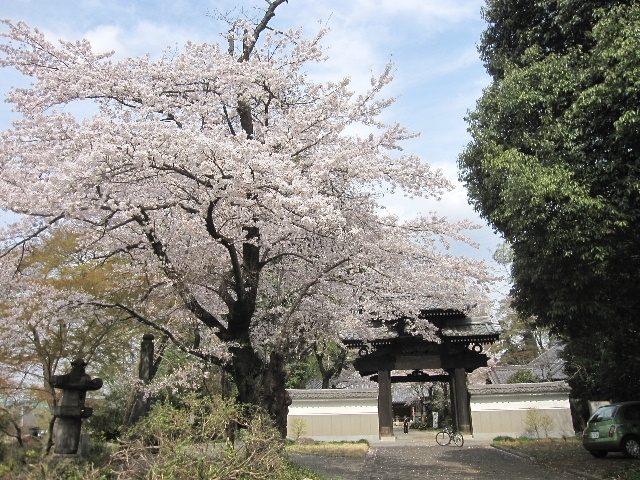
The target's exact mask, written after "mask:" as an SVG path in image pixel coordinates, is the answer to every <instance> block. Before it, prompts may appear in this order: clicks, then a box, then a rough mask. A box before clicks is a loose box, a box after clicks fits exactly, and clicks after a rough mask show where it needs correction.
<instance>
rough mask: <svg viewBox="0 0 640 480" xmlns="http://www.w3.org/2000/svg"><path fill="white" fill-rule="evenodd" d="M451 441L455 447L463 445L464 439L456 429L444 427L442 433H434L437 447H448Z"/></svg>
mask: <svg viewBox="0 0 640 480" xmlns="http://www.w3.org/2000/svg"><path fill="white" fill-rule="evenodd" d="M452 440H453V443H454V445H455V446H456V447H461V446H462V445H464V437H463V436H462V434H461V433H460V432H458V431H457V430H456V429H451V428H449V427H447V426H445V427H444V428H443V429H442V431H440V432H438V433H436V443H437V444H438V445H442V446H443V447H444V446H446V445H449V444H450V443H451V441H452Z"/></svg>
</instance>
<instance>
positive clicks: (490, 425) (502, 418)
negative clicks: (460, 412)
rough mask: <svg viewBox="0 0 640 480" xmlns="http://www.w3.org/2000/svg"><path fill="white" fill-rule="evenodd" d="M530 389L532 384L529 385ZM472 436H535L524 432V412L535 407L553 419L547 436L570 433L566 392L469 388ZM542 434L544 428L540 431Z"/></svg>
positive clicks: (571, 429) (567, 395) (482, 437)
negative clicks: (485, 391)
mask: <svg viewBox="0 0 640 480" xmlns="http://www.w3.org/2000/svg"><path fill="white" fill-rule="evenodd" d="M532 389H533V388H532ZM470 406H471V423H472V428H473V437H474V438H478V439H485V440H486V439H493V438H495V437H497V436H502V435H505V436H510V437H514V438H515V437H519V436H523V435H524V436H534V434H532V433H529V432H527V413H528V412H529V411H530V410H531V409H536V410H537V411H538V413H540V414H541V415H546V416H548V417H550V418H551V419H552V420H553V426H552V429H551V431H549V432H548V435H549V437H555V438H559V437H572V436H574V435H575V432H574V431H573V422H572V420H571V407H570V404H569V392H568V391H566V392H545V393H532V392H529V393H522V392H519V393H509V392H500V393H495V394H475V395H474V392H473V391H471V401H470ZM540 435H541V436H544V435H545V432H543V431H540Z"/></svg>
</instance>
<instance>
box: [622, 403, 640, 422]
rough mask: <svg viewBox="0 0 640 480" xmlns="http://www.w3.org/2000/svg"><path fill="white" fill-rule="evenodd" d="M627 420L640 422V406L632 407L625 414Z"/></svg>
mask: <svg viewBox="0 0 640 480" xmlns="http://www.w3.org/2000/svg"><path fill="white" fill-rule="evenodd" d="M624 419H625V420H632V421H636V420H640V405H630V406H628V407H627V409H626V410H625V412H624Z"/></svg>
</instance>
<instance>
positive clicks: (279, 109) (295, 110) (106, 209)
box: [0, 0, 488, 432]
mask: <svg viewBox="0 0 640 480" xmlns="http://www.w3.org/2000/svg"><path fill="white" fill-rule="evenodd" d="M284 1H285V0H272V1H270V2H267V3H268V4H269V5H268V8H267V10H266V12H265V14H264V17H263V18H262V19H260V20H259V21H258V22H256V23H255V24H252V23H250V22H248V21H245V20H242V19H239V20H237V21H235V22H234V23H233V24H232V25H231V28H230V30H229V32H227V34H225V40H224V42H223V46H221V45H218V44H201V45H197V44H193V43H188V44H187V45H185V46H184V48H183V49H182V50H181V51H179V52H175V51H171V52H166V53H165V54H164V55H163V56H162V58H160V59H159V60H152V59H151V57H150V56H144V57H140V58H127V59H124V60H121V61H114V60H112V59H111V54H109V53H107V54H97V53H94V52H93V51H92V49H91V46H90V44H89V42H88V41H86V40H81V41H78V42H65V41H60V42H59V43H58V44H57V45H55V44H53V43H50V42H49V41H48V40H47V39H46V38H45V37H44V35H43V34H42V33H41V32H39V31H38V30H37V29H32V28H30V27H29V26H27V25H25V24H24V23H12V22H10V21H5V22H4V25H5V32H4V33H3V34H2V36H3V37H4V42H3V43H2V44H1V45H0V52H2V57H1V58H0V64H1V65H2V66H5V67H13V68H16V69H17V70H19V71H20V72H22V73H23V74H24V75H26V76H27V77H30V78H32V80H33V83H32V85H31V86H30V87H27V88H14V89H13V90H12V91H11V92H9V94H8V101H9V102H11V103H13V105H14V108H15V110H16V111H17V112H19V113H20V114H21V118H20V119H19V120H17V121H15V123H14V127H13V128H12V129H10V130H7V131H5V132H4V133H2V136H1V137H0V168H1V169H2V172H3V173H2V178H1V180H0V182H1V183H0V208H4V209H7V210H11V211H13V212H16V213H18V214H20V215H22V216H23V217H24V218H26V219H28V221H29V228H28V229H27V228H23V229H22V230H21V231H20V232H19V233H18V234H15V235H14V236H13V239H14V241H13V243H11V242H7V243H6V245H7V247H6V249H5V253H6V252H9V251H15V249H17V248H28V245H29V243H30V242H31V241H32V240H33V239H35V238H37V237H38V236H39V235H41V234H42V232H44V231H46V230H47V229H49V228H51V226H52V225H55V224H58V223H72V224H73V225H74V227H75V228H77V229H78V230H79V231H82V238H81V239H80V240H81V241H82V242H84V245H85V246H86V247H87V248H91V249H93V251H96V252H100V254H101V255H103V256H104V257H105V258H106V257H108V256H122V257H123V258H126V259H127V260H128V265H129V267H130V269H131V271H132V272H140V271H145V272H148V273H147V274H148V275H149V276H150V278H153V281H152V282H150V284H152V285H153V288H151V289H150V291H153V294H154V295H156V296H157V297H161V298H164V299H165V300H166V302H165V308H166V309H167V310H170V309H173V310H176V309H182V310H183V312H184V314H185V315H187V316H188V317H189V318H191V319H193V320H194V322H195V325H196V329H195V333H194V331H193V330H190V331H189V332H185V331H184V329H180V328H175V325H172V324H167V323H165V322H164V321H163V319H165V318H168V316H166V315H163V312H162V311H160V310H161V309H157V308H156V310H155V311H154V312H149V311H146V310H144V309H143V308H142V306H141V303H139V302H137V301H136V298H135V297H132V298H130V299H127V298H124V299H122V300H120V301H118V302H111V303H109V302H102V306H104V307H112V308H119V309H121V310H124V311H126V312H127V313H128V314H129V315H131V316H133V317H135V318H136V319H138V320H139V321H141V322H143V323H144V324H146V325H150V326H153V327H154V328H156V329H158V330H160V331H162V332H163V334H166V335H168V336H169V337H170V338H171V339H172V340H173V341H175V342H176V343H177V344H178V345H181V346H182V348H184V350H185V351H187V352H189V353H191V354H193V355H194V356H195V357H198V358H200V359H202V360H203V361H205V362H209V363H213V364H216V365H220V366H222V367H223V368H224V369H225V370H226V371H227V372H228V373H229V374H230V375H231V377H232V378H233V380H234V382H235V385H236V387H237V391H238V395H237V397H238V400H239V401H241V402H246V403H252V404H258V405H262V406H263V407H264V408H265V409H267V410H268V411H269V412H270V414H271V415H272V417H273V418H274V419H275V420H276V421H277V422H278V425H279V427H280V428H281V430H282V431H283V432H284V431H285V430H284V428H285V425H286V413H287V405H288V403H289V400H288V396H287V393H286V390H285V389H284V382H285V375H286V372H285V365H284V359H285V356H286V354H287V352H288V351H291V349H295V348H298V347H299V346H300V345H303V344H305V342H308V341H309V340H312V339H310V338H309V335H310V332H317V331H319V330H322V331H324V332H325V333H327V334H328V333H335V332H337V331H340V330H343V329H355V328H360V327H359V326H360V325H361V320H362V318H369V317H381V318H387V317H389V316H395V315H405V314H406V315H412V314H413V315H415V313H416V312H417V311H418V309H420V308H424V307H429V306H447V307H451V308H456V307H457V308H464V307H466V306H467V305H468V304H470V303H474V302H476V301H477V300H478V298H479V297H481V296H482V285H483V284H484V283H485V282H486V281H487V280H488V276H487V273H486V269H485V267H484V265H483V264H481V263H478V262H476V261H473V260H471V259H468V258H458V257H454V256H451V255H448V254H446V249H445V247H446V246H447V245H446V242H448V241H450V240H456V241H467V240H466V237H464V235H463V234H462V233H461V232H462V230H464V229H467V228H472V225H471V224H469V223H468V222H459V223H450V222H448V221H447V220H446V219H445V218H441V217H439V216H437V215H435V214H432V213H429V214H428V215H423V216H420V217H418V218H415V219H412V220H410V221H400V220H399V219H398V218H396V217H394V216H391V215H385V214H384V209H383V208H382V205H381V203H380V200H381V197H382V194H383V193H384V192H394V191H400V192H403V193H404V194H405V195H407V196H408V197H438V196H439V195H440V194H441V193H442V192H444V191H445V190H446V189H449V188H451V186H450V184H449V182H448V181H447V180H446V179H445V178H444V177H443V176H442V174H441V173H440V172H439V171H433V170H432V169H431V168H430V167H429V165H428V164H426V163H424V162H423V161H422V160H421V159H420V158H418V157H416V156H413V155H407V154H405V153H403V151H402V150H401V147H400V144H401V142H402V141H404V140H406V139H409V138H411V137H412V136H413V134H411V133H409V132H408V131H407V130H406V129H405V128H404V127H402V126H401V125H399V124H395V123H394V124H386V123H384V122H382V121H381V114H382V112H383V111H384V110H385V108H386V107H388V106H389V105H390V104H391V103H392V99H385V98H382V97H381V91H382V89H383V87H384V86H385V85H387V84H388V83H389V82H390V81H391V80H392V74H391V70H392V67H391V65H389V66H387V68H386V69H385V70H384V71H383V72H382V73H381V74H380V75H379V76H378V77H374V78H372V79H371V88H370V90H369V91H366V92H363V93H362V94H359V95H356V94H354V93H353V92H351V91H350V90H349V80H348V79H342V80H339V81H337V82H335V83H317V82H314V81H312V80H311V79H310V77H309V75H308V65H310V64H313V62H319V61H322V59H323V54H322V51H321V48H320V41H321V39H322V37H323V35H324V34H325V32H324V31H322V32H320V33H319V34H318V36H316V37H315V38H312V39H306V38H304V37H303V36H302V34H301V32H299V31H293V30H291V31H286V32H280V31H274V30H271V29H270V28H269V21H270V20H271V18H272V17H273V16H274V14H275V11H276V9H277V8H278V7H279V6H280V5H281V4H282V3H284ZM74 104H81V105H82V106H83V111H88V107H86V106H85V104H90V105H91V108H93V109H94V110H93V111H92V113H91V114H87V115H84V116H79V115H76V116H74V115H72V114H71V113H69V110H70V106H72V105H74ZM358 132H360V133H358ZM25 223H27V222H25ZM440 240H442V241H444V242H445V244H444V246H443V244H442V243H440ZM96 303H99V302H98V301H96ZM323 312H330V314H326V315H325V314H324V313H323ZM180 325H184V324H180ZM414 328H415V329H416V331H424V332H428V331H429V328H430V327H429V325H426V324H425V325H421V324H418V323H416V324H415V325H414ZM187 337H189V338H188V339H187ZM307 344H308V343H307Z"/></svg>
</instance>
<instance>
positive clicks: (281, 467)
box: [114, 395, 294, 480]
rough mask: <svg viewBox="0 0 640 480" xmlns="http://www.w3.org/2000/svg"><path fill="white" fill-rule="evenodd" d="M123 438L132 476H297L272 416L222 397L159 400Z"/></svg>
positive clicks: (125, 465) (120, 456) (121, 462)
mask: <svg viewBox="0 0 640 480" xmlns="http://www.w3.org/2000/svg"><path fill="white" fill-rule="evenodd" d="M123 441H124V448H123V449H122V450H120V451H119V452H118V453H117V454H116V455H115V456H114V460H115V461H116V462H117V469H118V470H120V471H124V472H126V477H127V478H133V479H137V478H140V479H142V478H146V479H159V478H162V479H174V478H175V479H179V478H206V479H210V480H216V479H220V480H222V479H225V480H234V479H238V480H240V479H244V478H252V479H256V480H271V479H273V480H275V479H282V478H287V477H289V478H294V477H290V474H291V472H290V471H289V470H290V467H289V465H290V464H289V463H288V462H287V461H286V459H285V455H284V442H283V440H282V439H281V438H280V435H279V433H278V431H277V430H276V429H275V428H274V426H273V424H272V422H271V420H270V419H269V416H268V415H267V414H265V413H263V412H261V411H260V410H259V409H257V408H255V407H248V406H242V405H238V404H235V403H233V402H232V401H226V400H223V399H221V398H216V397H207V398H201V397H198V396H195V395H190V396H187V397H184V398H183V399H182V401H181V402H180V404H178V405H176V404H168V403H161V404H156V405H155V406H154V407H153V409H152V411H151V413H150V415H149V416H148V417H147V418H145V419H143V420H142V421H140V422H139V423H138V424H136V425H135V426H134V427H133V428H131V429H130V430H129V431H128V432H127V434H126V437H125V438H124V439H123Z"/></svg>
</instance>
